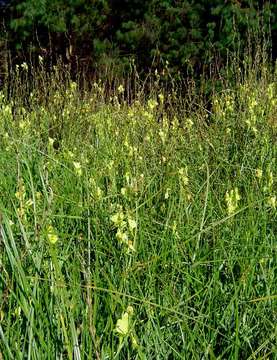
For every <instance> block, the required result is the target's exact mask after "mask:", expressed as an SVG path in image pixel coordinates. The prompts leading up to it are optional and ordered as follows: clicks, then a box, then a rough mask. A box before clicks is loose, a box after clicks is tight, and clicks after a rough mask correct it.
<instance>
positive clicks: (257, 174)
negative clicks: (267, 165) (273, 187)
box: [255, 169, 263, 179]
mask: <svg viewBox="0 0 277 360" xmlns="http://www.w3.org/2000/svg"><path fill="white" fill-rule="evenodd" d="M255 174H256V178H258V179H261V178H262V177H263V170H262V169H256V173H255Z"/></svg>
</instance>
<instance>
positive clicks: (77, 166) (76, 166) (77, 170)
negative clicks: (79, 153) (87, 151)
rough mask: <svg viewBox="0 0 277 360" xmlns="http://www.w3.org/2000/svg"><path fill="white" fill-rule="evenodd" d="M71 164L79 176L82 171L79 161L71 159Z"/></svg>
mask: <svg viewBox="0 0 277 360" xmlns="http://www.w3.org/2000/svg"><path fill="white" fill-rule="evenodd" d="M73 166H74V168H75V172H76V174H77V175H78V176H81V175H82V173H83V170H82V166H81V164H80V163H79V162H77V161H73Z"/></svg>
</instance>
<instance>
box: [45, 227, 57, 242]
mask: <svg viewBox="0 0 277 360" xmlns="http://www.w3.org/2000/svg"><path fill="white" fill-rule="evenodd" d="M47 238H48V241H49V242H50V244H52V245H55V244H56V242H57V241H58V235H57V233H56V231H55V230H54V228H53V226H51V225H49V226H48V228H47Z"/></svg>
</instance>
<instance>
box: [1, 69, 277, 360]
mask: <svg viewBox="0 0 277 360" xmlns="http://www.w3.org/2000/svg"><path fill="white" fill-rule="evenodd" d="M261 66H264V64H262V65H261ZM28 71H34V69H29V68H28V65H27V64H26V63H24V64H22V65H21V66H19V67H16V69H15V73H14V74H12V81H13V83H12V85H13V88H14V97H13V99H12V100H11V99H8V97H7V94H6V92H5V89H3V91H1V92H0V140H1V141H0V169H1V171H0V194H1V197H0V254H1V255H0V358H2V359H14V358H15V359H23V358H24V359H25V358H28V359H52V358H53V357H54V358H57V359H61V358H66V359H73V358H74V359H75V358H76V359H97V360H100V359H122V360H125V359H204V358H211V359H235V360H239V359H255V358H260V359H262V358H269V359H270V358H274V354H276V342H275V341H274V338H276V314H275V312H276V284H277V282H276V274H277V263H276V176H275V175H276V101H277V87H276V84H277V83H276V75H277V73H276V72H275V74H273V73H272V71H271V70H270V71H268V68H267V67H265V68H259V69H253V70H252V71H251V72H248V73H245V69H244V68H240V69H235V72H238V73H243V74H246V75H245V76H244V78H241V79H239V81H238V82H237V83H236V84H234V85H233V84H231V85H230V84H228V82H227V81H226V79H224V81H223V84H222V86H221V88H222V89H223V90H222V91H221V92H215V94H214V96H213V99H212V108H211V111H210V112H209V113H208V112H206V111H205V107H204V105H205V99H203V98H201V97H199V96H198V95H197V94H195V91H194V89H193V88H192V89H191V90H190V91H188V93H187V96H186V97H178V96H177V95H176V93H173V92H166V90H165V89H164V88H163V87H161V88H159V86H158V85H157V84H154V86H155V87H154V88H153V89H151V91H150V93H151V96H150V97H149V96H147V95H146V94H144V85H145V83H144V82H142V81H140V79H137V80H138V84H136V88H137V89H138V92H137V94H136V97H135V100H136V101H134V102H133V103H131V104H128V102H127V101H126V92H127V86H128V84H124V85H123V84H120V83H118V84H117V85H116V89H115V90H114V91H113V92H111V93H110V94H109V95H110V96H109V97H108V101H106V97H105V91H106V89H107V84H106V83H103V82H95V83H94V85H93V88H92V89H91V90H90V91H84V89H82V91H79V89H78V84H77V83H75V82H72V81H69V80H68V81H61V78H62V75H61V73H62V74H63V73H64V68H59V67H56V68H55V71H54V72H52V73H51V75H49V72H47V71H46V70H44V69H43V67H42V66H41V67H40V72H39V73H35V76H34V79H35V80H36V86H35V87H34V88H33V91H32V93H31V94H29V93H28V92H27V93H26V91H25V89H26V87H25V86H26V82H27V75H28ZM257 74H258V76H257ZM158 75H160V74H159V73H157V74H156V75H155V76H156V77H158ZM232 75H233V76H234V77H235V73H233V74H232ZM67 79H69V75H68V78H67ZM124 86H125V88H124ZM166 99H167V100H166ZM165 100H166V102H165ZM192 104H197V105H198V107H197V109H195V108H194V109H193V108H192ZM207 114H209V115H208V116H209V119H207ZM207 120H209V121H210V126H207V124H206V121H207ZM274 324H275V325H274Z"/></svg>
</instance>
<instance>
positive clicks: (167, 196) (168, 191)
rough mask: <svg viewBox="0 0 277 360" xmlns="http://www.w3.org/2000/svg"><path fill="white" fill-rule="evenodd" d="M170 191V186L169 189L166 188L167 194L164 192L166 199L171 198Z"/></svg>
mask: <svg viewBox="0 0 277 360" xmlns="http://www.w3.org/2000/svg"><path fill="white" fill-rule="evenodd" d="M170 191H171V189H170V188H167V189H166V192H165V194H164V198H165V200H167V199H168V198H169V196H170Z"/></svg>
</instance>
